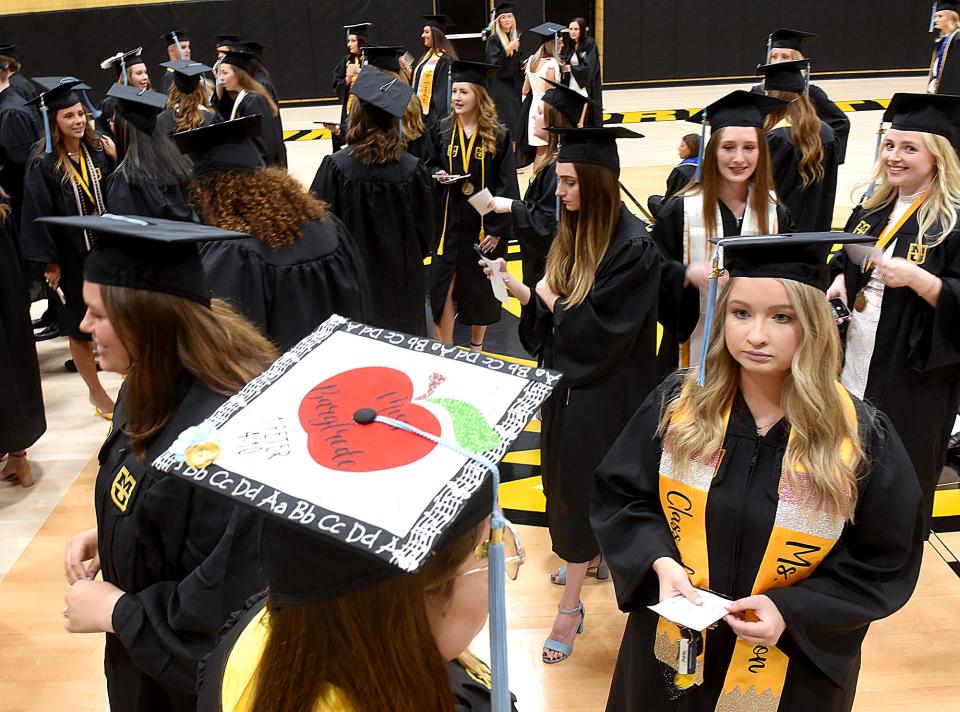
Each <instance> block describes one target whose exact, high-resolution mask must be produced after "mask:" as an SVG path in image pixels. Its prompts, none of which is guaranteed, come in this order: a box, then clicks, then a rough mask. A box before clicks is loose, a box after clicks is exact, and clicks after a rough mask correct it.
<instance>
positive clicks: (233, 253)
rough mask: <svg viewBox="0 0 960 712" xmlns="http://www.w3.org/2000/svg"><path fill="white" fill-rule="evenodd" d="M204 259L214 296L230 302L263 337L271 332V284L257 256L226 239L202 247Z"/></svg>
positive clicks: (205, 271) (208, 285) (201, 252)
mask: <svg viewBox="0 0 960 712" xmlns="http://www.w3.org/2000/svg"><path fill="white" fill-rule="evenodd" d="M253 239H257V238H253ZM200 259H201V261H202V262H203V272H204V275H206V279H207V287H208V288H209V289H210V292H211V294H213V295H214V296H215V297H217V298H219V299H225V300H227V301H229V302H230V303H231V304H233V305H234V306H235V307H236V308H237V310H239V311H240V313H242V314H243V315H244V316H245V317H247V319H249V320H250V321H251V322H252V323H253V324H254V326H256V327H257V329H259V330H260V333H261V334H265V333H267V324H268V314H269V311H270V309H269V305H268V294H269V292H270V285H269V284H268V283H267V282H268V280H267V279H266V278H265V276H264V269H263V265H262V263H261V262H260V260H259V259H257V257H256V255H253V254H250V252H249V251H248V250H247V249H245V248H244V247H242V246H241V245H239V244H236V243H233V242H232V241H228V240H222V241H213V242H207V243H204V244H203V245H201V247H200Z"/></svg>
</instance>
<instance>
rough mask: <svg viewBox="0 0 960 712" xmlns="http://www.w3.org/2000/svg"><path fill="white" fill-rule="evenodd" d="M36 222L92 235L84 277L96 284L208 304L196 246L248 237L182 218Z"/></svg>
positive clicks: (81, 217)
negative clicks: (93, 241)
mask: <svg viewBox="0 0 960 712" xmlns="http://www.w3.org/2000/svg"><path fill="white" fill-rule="evenodd" d="M37 222H42V223H49V224H52V225H60V226H63V227H74V228H79V229H81V230H86V231H88V232H93V233H95V234H96V236H97V240H96V242H95V243H94V245H93V248H92V249H91V251H90V254H89V255H87V257H86V260H85V262H84V267H83V277H84V279H85V280H87V281H88V282H95V283H96V284H101V285H107V286H115V287H127V288H129V289H142V290H145V291H148V292H160V293H162V294H172V295H175V296H178V297H184V298H186V299H190V300H192V301H195V302H198V303H199V304H203V305H205V306H209V305H210V292H209V290H208V289H207V284H206V279H205V277H204V273H203V264H202V263H201V261H200V253H199V252H198V250H197V244H198V243H201V242H208V241H211V240H232V239H239V238H244V237H249V235H245V234H243V233H239V232H233V231H231V230H222V229H220V228H217V227H210V226H208V225H201V224H199V223H194V222H187V221H181V220H162V219H159V218H150V217H141V216H139V215H113V214H111V213H105V214H103V215H72V216H66V217H45V218H37Z"/></svg>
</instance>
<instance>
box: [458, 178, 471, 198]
mask: <svg viewBox="0 0 960 712" xmlns="http://www.w3.org/2000/svg"><path fill="white" fill-rule="evenodd" d="M460 192H461V193H463V194H464V195H467V196H470V195H473V183H471V182H470V181H468V180H465V181H463V183H461V184H460Z"/></svg>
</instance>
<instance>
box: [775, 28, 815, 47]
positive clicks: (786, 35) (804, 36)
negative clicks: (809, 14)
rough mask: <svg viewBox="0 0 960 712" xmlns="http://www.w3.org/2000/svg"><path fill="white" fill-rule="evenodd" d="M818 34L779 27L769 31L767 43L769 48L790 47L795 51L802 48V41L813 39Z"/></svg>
mask: <svg viewBox="0 0 960 712" xmlns="http://www.w3.org/2000/svg"><path fill="white" fill-rule="evenodd" d="M817 37H819V35H815V34H813V33H812V32H803V31H802V30H788V29H779V30H777V31H776V32H771V33H770V36H769V37H768V38H767V45H768V46H769V48H770V49H792V50H795V51H797V52H800V51H802V50H803V43H804V42H808V41H811V40H815V39H816V38H817Z"/></svg>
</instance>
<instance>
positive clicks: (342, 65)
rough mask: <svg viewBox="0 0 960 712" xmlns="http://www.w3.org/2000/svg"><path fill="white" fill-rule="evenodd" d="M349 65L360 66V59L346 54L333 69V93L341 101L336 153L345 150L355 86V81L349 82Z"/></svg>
mask: <svg viewBox="0 0 960 712" xmlns="http://www.w3.org/2000/svg"><path fill="white" fill-rule="evenodd" d="M348 64H360V57H358V56H356V55H352V54H345V55H343V56H342V57H341V58H340V61H339V62H337V66H336V67H334V69H333V92H334V93H335V94H336V95H337V99H339V100H340V135H339V136H337V135H334V136H333V151H334V152H336V151H339V150H340V149H341V148H343V145H344V143H346V131H347V119H348V118H349V114H348V112H347V104H349V103H350V87H352V86H353V81H348V80H347V65H348ZM354 81H355V80H354Z"/></svg>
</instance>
